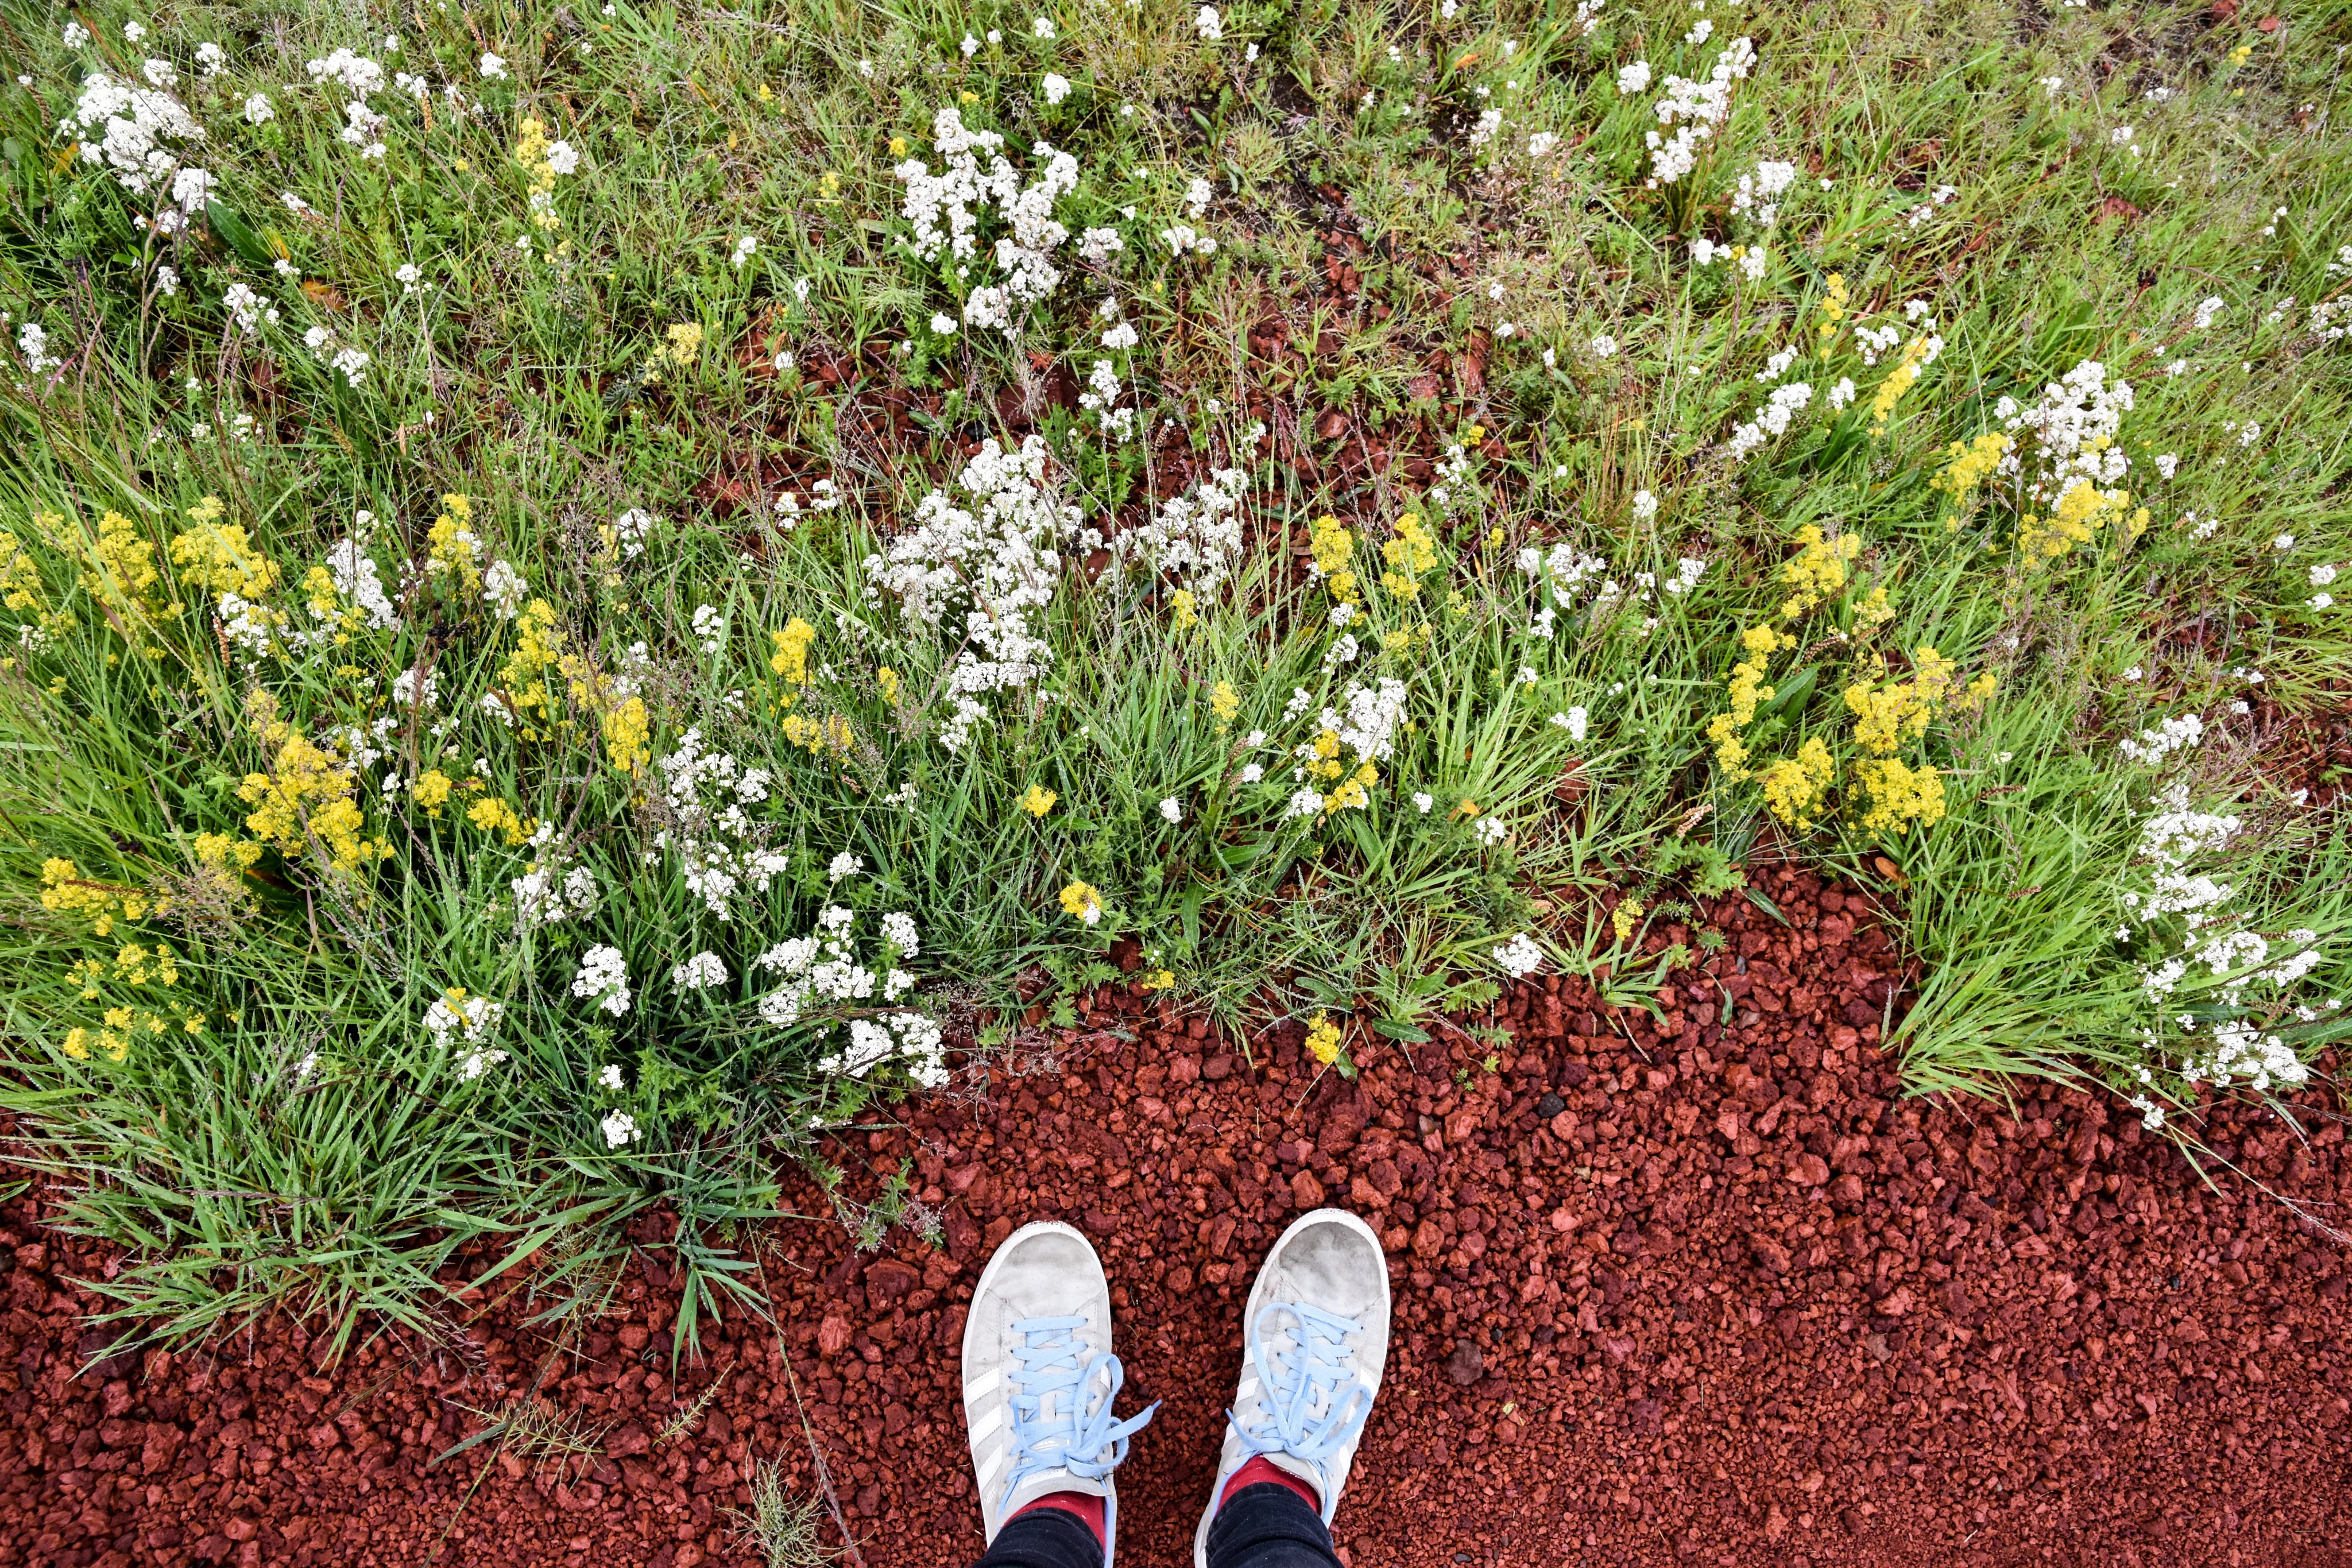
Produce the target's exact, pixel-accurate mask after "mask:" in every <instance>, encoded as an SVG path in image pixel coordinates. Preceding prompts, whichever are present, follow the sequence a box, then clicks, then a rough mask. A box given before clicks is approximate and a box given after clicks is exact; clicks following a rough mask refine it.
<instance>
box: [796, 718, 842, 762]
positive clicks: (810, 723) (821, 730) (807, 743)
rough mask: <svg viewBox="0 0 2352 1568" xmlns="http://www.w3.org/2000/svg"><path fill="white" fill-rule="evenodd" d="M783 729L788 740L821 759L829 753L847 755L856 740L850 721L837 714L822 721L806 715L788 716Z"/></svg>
mask: <svg viewBox="0 0 2352 1568" xmlns="http://www.w3.org/2000/svg"><path fill="white" fill-rule="evenodd" d="M782 728H783V732H784V738H785V739H786V740H788V741H790V742H791V743H792V744H793V745H794V746H797V747H803V748H804V749H806V750H808V751H810V752H813V753H814V754H816V755H817V756H820V757H822V756H823V755H824V753H825V752H827V751H835V752H840V753H843V754H846V753H847V752H848V750H849V748H850V745H851V743H852V742H853V741H854V740H856V731H855V730H853V729H851V728H850V727H849V721H848V720H847V719H845V718H844V717H842V716H841V715H839V714H837V713H829V714H827V715H825V716H824V718H823V719H821V720H820V719H814V718H810V717H809V716H806V715H805V714H797V713H790V714H786V715H785V716H784V722H783V725H782Z"/></svg>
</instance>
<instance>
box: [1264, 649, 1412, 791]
mask: <svg viewBox="0 0 2352 1568" xmlns="http://www.w3.org/2000/svg"><path fill="white" fill-rule="evenodd" d="M1306 695H1307V694H1306V692H1305V690H1304V689H1303V688H1298V689H1295V690H1294V692H1293V695H1292V697H1291V701H1290V704H1289V706H1287V707H1286V708H1285V709H1284V710H1283V716H1284V717H1285V718H1286V719H1295V718H1297V716H1299V715H1300V714H1303V713H1304V712H1305V711H1306V710H1307V705H1308V703H1311V702H1312V701H1313V699H1312V698H1307V701H1306V702H1302V701H1300V700H1299V699H1300V698H1302V697H1306ZM1406 695H1407V694H1406V690H1405V685H1404V683H1403V682H1402V681H1398V680H1391V679H1390V678H1389V677H1388V676H1386V675H1383V676H1381V677H1380V680H1379V683H1378V684H1377V685H1371V686H1366V685H1362V684H1360V683H1359V682H1356V681H1349V683H1348V685H1347V689H1346V690H1345V691H1343V692H1341V693H1340V694H1339V705H1340V706H1338V707H1325V708H1324V709H1323V710H1322V712H1321V713H1320V715H1318V717H1317V721H1316V728H1317V733H1318V737H1319V736H1320V735H1322V734H1324V733H1328V734H1330V735H1332V736H1334V737H1337V738H1338V740H1339V744H1340V745H1341V746H1342V747H1346V748H1347V749H1348V751H1349V753H1350V754H1351V757H1350V758H1349V771H1353V770H1354V768H1360V767H1361V766H1362V765H1363V764H1365V763H1381V762H1385V761H1387V760H1388V759H1389V758H1390V757H1391V755H1392V754H1393V753H1394V752H1395V750H1396V737H1397V732H1398V730H1399V729H1400V728H1402V726H1403V723H1404V709H1405V698H1406ZM1293 755H1295V756H1296V757H1297V758H1298V764H1297V766H1296V767H1294V768H1291V770H1290V779H1291V782H1292V783H1294V784H1297V785H1298V786H1299V788H1298V789H1297V790H1296V791H1295V792H1294V793H1293V794H1292V795H1291V797H1290V804H1289V805H1288V806H1287V807H1286V808H1285V809H1284V810H1283V815H1284V816H1285V817H1310V816H1314V815H1317V814H1318V813H1319V812H1321V811H1322V810H1324V808H1325V806H1326V805H1327V803H1328V802H1327V801H1326V800H1325V798H1324V796H1323V794H1322V793H1321V792H1320V791H1319V790H1318V789H1315V788H1314V787H1313V786H1312V785H1309V784H1307V768H1308V766H1309V765H1311V764H1315V763H1328V762H1331V761H1335V760H1339V758H1331V757H1329V756H1328V755H1327V754H1326V753H1325V751H1324V750H1323V749H1322V747H1319V746H1318V744H1317V742H1316V741H1312V740H1310V741H1307V742H1305V743H1304V744H1302V745H1300V746H1299V747H1297V748H1296V750H1295V751H1294V753H1293ZM1343 798H1346V799H1347V800H1348V803H1349V804H1351V805H1353V806H1354V807H1355V809H1356V810H1370V806H1371V798H1370V794H1369V793H1368V792H1367V791H1365V790H1363V789H1349V790H1348V791H1345V792H1344V795H1343Z"/></svg>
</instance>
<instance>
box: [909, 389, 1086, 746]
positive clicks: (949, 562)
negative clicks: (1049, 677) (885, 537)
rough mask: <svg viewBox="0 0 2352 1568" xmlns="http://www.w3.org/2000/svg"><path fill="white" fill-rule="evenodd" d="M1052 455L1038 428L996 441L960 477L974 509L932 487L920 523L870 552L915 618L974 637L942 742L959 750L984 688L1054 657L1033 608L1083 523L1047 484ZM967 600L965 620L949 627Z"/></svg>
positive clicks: (954, 672) (954, 679) (956, 676)
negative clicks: (1014, 448) (1067, 540)
mask: <svg viewBox="0 0 2352 1568" xmlns="http://www.w3.org/2000/svg"><path fill="white" fill-rule="evenodd" d="M1047 455H1048V454H1047V448H1046V445H1045V438H1044V437H1043V436H1039V435H1032V436H1029V437H1028V438H1027V439H1025V440H1024V441H1023V442H1022V444H1021V449H1020V450H1019V451H1018V452H1007V451H1005V450H1004V449H1003V447H1002V446H1000V445H998V444H996V442H995V441H993V440H991V441H989V442H987V443H986V444H983V445H982V447H981V449H980V451H979V453H978V454H976V455H974V456H973V457H972V458H971V461H970V462H968V463H966V464H965V465H964V467H963V472H962V473H961V475H959V476H957V479H956V483H957V485H958V486H961V489H962V490H963V491H964V493H965V494H966V495H967V496H969V497H971V499H972V501H973V502H974V503H975V505H974V507H973V508H971V509H967V508H966V507H959V506H958V505H956V503H955V500H954V498H953V497H951V496H950V494H949V492H948V491H947V490H945V489H937V490H933V491H932V492H931V493H930V494H929V495H928V496H926V497H923V499H922V502H921V504H920V505H919V506H918V507H916V508H915V519H914V520H915V526H914V527H913V528H908V530H907V531H906V532H904V533H902V534H900V535H898V537H897V538H893V539H891V540H890V541H889V543H888V544H887V545H886V546H884V547H883V551H882V553H881V554H880V555H871V556H867V557H866V561H865V571H866V578H867V580H868V581H869V582H870V583H871V584H872V585H873V587H874V588H875V589H876V590H877V591H887V592H889V593H891V594H894V595H896V596H897V598H898V605H899V610H900V612H901V613H902V614H903V616H904V617H905V620H906V622H907V624H908V627H910V628H916V627H919V628H922V629H925V630H927V631H929V632H941V631H946V632H948V634H949V637H950V638H951V639H952V640H953V641H955V642H958V643H964V644H966V645H965V646H964V647H963V649H962V651H961V653H958V654H957V656H956V661H955V664H953V665H952V666H951V667H950V670H949V671H948V676H947V683H946V688H945V690H946V694H947V695H948V697H949V698H950V700H951V701H952V702H953V703H954V705H955V706H954V712H953V714H952V715H951V716H950V717H949V718H948V720H947V721H946V722H945V723H944V724H943V725H942V726H941V727H940V744H941V745H942V746H945V747H947V748H948V749H949V750H950V751H960V750H961V749H962V747H964V745H965V744H966V742H967V741H969V740H970V738H971V729H972V727H973V726H974V725H975V724H977V723H979V722H980V721H981V720H982V719H983V718H985V717H986V716H987V709H986V707H985V706H983V705H982V703H981V701H980V698H981V697H982V695H985V694H987V693H990V692H993V691H1000V690H1004V689H1007V688H1015V689H1017V688H1020V687H1024V686H1027V685H1030V684H1031V683H1032V682H1033V681H1034V680H1036V679H1037V678H1038V677H1039V676H1040V675H1042V674H1044V672H1045V666H1046V664H1048V663H1049V662H1050V661H1051V660H1052V658H1053V650H1052V649H1051V648H1050V647H1048V646H1047V645H1046V643H1045V639H1044V638H1042V637H1039V636H1037V635H1035V634H1034V632H1032V631H1031V630H1030V625H1029V614H1030V612H1032V611H1034V610H1039V609H1042V608H1044V607H1045V605H1046V604H1048V603H1050V602H1051V601H1052V600H1053V597H1054V588H1055V583H1056V581H1057V580H1058V579H1059V574H1060V567H1061V558H1060V557H1059V556H1058V555H1057V554H1056V553H1055V549H1054V546H1055V541H1056V540H1057V539H1059V538H1061V537H1062V536H1064V535H1066V534H1069V533H1072V532H1074V531H1075V530H1076V528H1077V526H1078V522H1079V513H1078V509H1077V508H1076V507H1074V506H1069V505H1066V504H1065V503H1063V502H1061V501H1060V500H1058V499H1057V498H1056V497H1055V492H1054V491H1053V490H1052V489H1050V488H1049V487H1048V486H1047V483H1046V474H1045V464H1046V458H1047ZM959 607H963V608H964V609H965V614H964V616H963V624H962V626H961V628H953V627H950V626H949V625H948V620H949V617H950V614H951V612H954V611H955V610H957V609H958V608H959Z"/></svg>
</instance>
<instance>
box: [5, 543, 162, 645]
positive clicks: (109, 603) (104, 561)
mask: <svg viewBox="0 0 2352 1568" xmlns="http://www.w3.org/2000/svg"><path fill="white" fill-rule="evenodd" d="M34 523H35V526H36V527H39V528H42V529H43V531H44V532H45V533H48V531H49V528H51V527H52V526H53V527H54V528H55V529H56V530H57V532H56V533H54V534H50V535H49V537H50V538H52V539H53V540H55V541H58V542H63V541H62V535H63V530H64V528H65V527H66V521H65V519H64V518H63V517H56V516H53V515H51V516H44V517H36V518H34ZM78 553H79V555H80V556H81V558H82V562H83V565H82V572H81V585H82V589H83V591H85V592H87V593H88V594H89V596H90V597H91V598H92V599H94V600H96V601H98V602H99V603H100V605H102V606H103V607H105V609H106V610H108V611H109V612H110V614H109V616H108V619H109V620H110V621H112V622H114V623H115V627H116V629H117V630H118V631H120V632H121V633H122V635H123V638H124V640H125V641H126V642H128V643H130V644H131V646H132V647H133V648H136V649H139V650H141V651H142V652H143V653H146V654H147V656H148V657H149V658H151V659H159V660H160V659H161V658H163V650H162V649H160V648H155V647H151V646H149V645H148V643H147V633H148V632H152V630H153V629H154V627H155V624H156V622H160V621H162V620H164V619H165V618H167V617H172V616H177V615H178V614H179V613H180V612H181V610H182V609H183V606H182V605H181V604H180V603H179V602H178V601H175V600H172V599H170V598H168V597H166V595H165V593H164V591H163V572H162V571H161V570H160V569H159V568H158V567H157V565H156V561H155V546H154V544H153V543H152V541H151V540H149V539H148V538H147V537H146V536H145V535H144V534H142V533H141V532H140V531H139V525H138V524H136V523H134V522H132V521H131V519H130V518H129V517H124V516H123V515H122V514H121V513H120V512H108V513H106V514H105V515H104V516H103V517H100V518H99V520H98V537H97V538H95V539H84V540H82V541H80V549H79V552H78Z"/></svg>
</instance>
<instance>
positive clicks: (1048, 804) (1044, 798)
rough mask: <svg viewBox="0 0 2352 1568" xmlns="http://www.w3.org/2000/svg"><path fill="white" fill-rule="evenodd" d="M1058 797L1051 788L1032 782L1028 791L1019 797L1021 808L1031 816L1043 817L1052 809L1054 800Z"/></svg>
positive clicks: (1058, 798)
mask: <svg viewBox="0 0 2352 1568" xmlns="http://www.w3.org/2000/svg"><path fill="white" fill-rule="evenodd" d="M1060 799H1061V797H1060V796H1059V795H1056V794H1055V793H1054V791H1052V790H1051V789H1045V787H1044V786H1042V785H1037V784H1032V785H1030V786H1029V790H1028V793H1026V794H1024V795H1023V796H1022V797H1021V809H1022V810H1024V811H1026V812H1028V813H1029V814H1030V815H1031V816H1033V817H1043V816H1044V815H1045V813H1046V812H1048V811H1050V810H1053V809H1054V802H1055V801H1056V800H1060Z"/></svg>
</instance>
